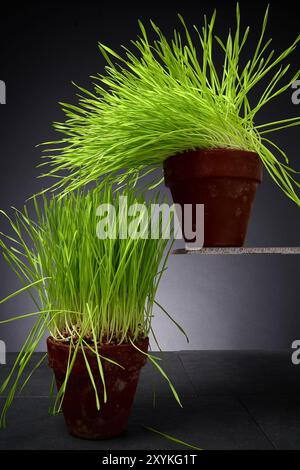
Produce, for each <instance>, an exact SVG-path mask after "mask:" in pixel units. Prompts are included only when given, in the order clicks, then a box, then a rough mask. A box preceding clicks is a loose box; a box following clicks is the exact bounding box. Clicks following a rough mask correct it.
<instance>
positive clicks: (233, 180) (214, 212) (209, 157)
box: [164, 149, 263, 247]
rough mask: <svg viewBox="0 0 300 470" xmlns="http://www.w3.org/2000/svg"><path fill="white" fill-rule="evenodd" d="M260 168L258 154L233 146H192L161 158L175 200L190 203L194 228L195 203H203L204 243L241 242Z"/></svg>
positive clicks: (242, 242) (245, 229)
mask: <svg viewBox="0 0 300 470" xmlns="http://www.w3.org/2000/svg"><path fill="white" fill-rule="evenodd" d="M262 171H263V165H262V162H261V159H260V157H259V155H258V154H256V153H255V152H248V151H244V150H235V149H209V150H194V151H189V152H184V153H182V154H178V155H174V156H173V157H170V158H168V159H167V160H165V161H164V177H165V183H166V186H168V187H169V188H170V190H171V193H172V196H173V200H174V202H175V203H178V204H180V205H181V207H182V209H183V207H184V204H191V205H192V207H193V230H195V229H196V224H195V213H196V211H195V208H196V204H204V246H205V247H218V246H219V247H226V246H227V247H235V246H243V244H244V241H245V237H246V233H247V228H248V223H249V218H250V214H251V211H252V206H253V202H254V198H255V193H256V188H257V186H258V184H259V183H260V182H261V181H262ZM183 232H184V227H183ZM185 240H186V241H189V240H187V239H186V238H185Z"/></svg>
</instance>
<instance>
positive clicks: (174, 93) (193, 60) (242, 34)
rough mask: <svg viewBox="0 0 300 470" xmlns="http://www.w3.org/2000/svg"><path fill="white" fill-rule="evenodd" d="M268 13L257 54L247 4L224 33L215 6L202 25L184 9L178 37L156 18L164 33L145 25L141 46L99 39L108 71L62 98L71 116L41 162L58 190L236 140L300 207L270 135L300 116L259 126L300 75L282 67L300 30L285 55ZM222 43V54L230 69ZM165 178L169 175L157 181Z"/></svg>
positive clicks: (285, 163) (142, 169)
mask: <svg viewBox="0 0 300 470" xmlns="http://www.w3.org/2000/svg"><path fill="white" fill-rule="evenodd" d="M268 11H269V10H268V9H267V11H266V13H265V16H264V19H263V24H262V29H261V35H260V36H259V38H258V41H257V44H256V46H254V50H253V52H252V54H251V55H250V56H249V57H248V58H247V53H245V54H244V47H245V44H246V43H247V44H248V36H249V27H248V28H246V29H245V30H243V29H242V27H241V20H240V10H239V6H238V4H237V8H236V27H235V30H234V31H233V30H229V33H228V36H227V38H225V40H222V39H220V38H219V37H218V36H217V35H215V20H216V12H215V13H214V14H213V16H212V18H211V20H210V21H208V20H207V18H206V17H205V18H204V25H203V27H202V28H201V29H200V30H198V29H197V27H196V26H194V28H193V33H192V32H190V31H189V30H188V28H187V26H186V25H185V23H184V20H183V18H182V17H180V20H181V23H182V25H183V30H184V34H183V35H182V34H180V33H179V32H178V31H176V30H175V31H174V36H173V39H172V40H171V41H168V40H167V39H166V37H165V36H164V34H163V33H162V32H161V31H160V29H159V28H158V27H157V26H156V25H155V24H154V23H153V22H151V26H152V32H151V33H153V30H154V34H155V35H156V39H155V40H153V41H150V40H149V39H148V36H147V32H146V29H145V27H144V26H143V24H142V23H140V29H141V34H140V37H139V38H138V39H137V40H136V41H132V48H131V49H132V50H131V49H128V48H126V47H123V51H124V54H123V56H122V55H120V54H118V53H116V52H114V51H113V50H112V49H110V48H109V47H107V46H105V45H103V44H99V48H100V51H101V53H102V54H103V56H104V57H105V59H106V61H107V63H108V65H107V66H106V70H105V73H104V74H99V75H97V76H96V77H93V81H94V90H93V91H88V90H85V89H83V88H80V87H78V88H79V90H80V93H79V102H78V104H77V105H72V104H65V103H62V109H63V111H64V113H65V115H66V120H65V122H61V123H55V128H56V130H57V131H58V132H60V133H61V134H62V135H63V136H62V139H61V140H58V141H56V142H48V143H46V145H47V148H46V149H45V151H46V153H47V154H46V155H44V156H45V158H46V159H47V161H46V162H45V163H43V164H42V165H49V164H50V165H51V169H50V170H49V171H48V170H47V171H46V172H45V174H46V175H47V176H49V175H50V176H53V177H55V178H56V180H55V183H54V185H53V188H56V189H57V190H58V191H60V192H63V193H66V192H69V191H71V190H74V189H78V188H80V187H82V186H84V185H85V184H87V183H89V182H91V181H95V180H98V179H99V178H101V177H102V176H103V175H106V174H110V175H111V176H112V177H113V180H114V181H115V182H118V183H122V182H124V180H126V178H127V177H128V176H130V175H132V174H134V175H136V176H137V177H141V176H142V175H143V174H145V173H147V172H150V171H152V170H154V169H156V168H161V165H162V162H163V161H164V160H165V159H166V158H168V157H170V156H172V155H174V154H177V153H179V152H183V151H185V150H191V149H198V148H200V149H201V148H205V149H209V148H220V147H221V148H236V149H243V150H249V151H254V152H257V153H258V154H259V155H260V157H261V159H262V161H263V163H264V165H265V167H266V169H267V171H268V172H269V174H270V175H271V177H272V178H273V180H274V181H275V182H276V183H277V184H278V185H279V187H280V188H281V189H282V190H283V192H284V193H285V194H286V195H287V196H288V197H289V198H290V199H292V200H293V201H294V202H295V203H296V204H297V205H299V204H300V200H299V198H298V195H297V194H296V191H295V189H296V188H298V187H299V183H298V182H297V181H295V179H294V173H295V171H294V170H293V169H292V168H290V166H289V163H288V158H287V156H286V154H285V152H284V151H283V150H282V149H280V148H279V147H278V145H277V144H276V143H275V142H273V141H272V140H270V139H269V137H267V136H268V134H269V133H272V132H274V131H278V130H280V129H284V128H287V127H290V126H296V125H299V124H300V118H299V117H295V118H289V119H283V120H278V121H274V122H268V123H264V124H261V125H256V124H255V120H256V117H257V114H258V113H259V111H260V110H261V109H262V108H263V107H264V106H265V105H266V104H267V103H269V102H270V101H271V100H273V99H274V98H275V97H277V96H279V95H280V94H282V93H284V92H285V91H286V90H288V89H289V87H290V86H291V84H292V83H293V82H294V81H295V80H296V79H297V78H298V77H299V75H300V73H299V71H298V72H297V73H296V74H295V75H293V76H290V77H289V78H287V75H288V71H289V69H290V65H289V64H285V65H283V64H284V62H285V59H286V58H287V57H288V56H289V55H290V54H291V53H292V52H293V51H294V50H295V49H296V46H297V44H298V42H299V40H300V36H299V37H298V38H296V40H295V41H294V43H293V44H292V45H291V46H290V47H288V48H287V49H286V50H284V51H283V52H281V53H280V54H279V55H276V54H275V52H274V50H272V48H271V39H269V40H266V39H265V31H266V26H267V20H268ZM251 41H253V39H251ZM255 41H256V40H255ZM216 49H219V50H218V51H217V52H218V54H220V53H221V54H223V64H222V66H221V67H218V66H217V65H216V63H217V62H218V61H217V60H216V59H215V51H216ZM115 62H116V63H115ZM256 88H257V89H256ZM255 89H256V93H255V94H256V95H257V96H258V98H256V100H253V97H252V92H253V90H255ZM57 178H58V179H57ZM153 178H154V176H153ZM148 181H149V179H148ZM159 181H161V175H160V176H159V179H158V180H157V176H156V180H155V181H154V184H157V183H158V182H159ZM147 184H148V187H150V186H152V184H153V181H151V182H150V183H147Z"/></svg>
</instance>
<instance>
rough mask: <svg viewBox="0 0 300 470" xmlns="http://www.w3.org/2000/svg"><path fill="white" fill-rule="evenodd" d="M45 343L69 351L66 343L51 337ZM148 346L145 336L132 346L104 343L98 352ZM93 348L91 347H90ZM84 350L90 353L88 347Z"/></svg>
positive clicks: (147, 338) (147, 339)
mask: <svg viewBox="0 0 300 470" xmlns="http://www.w3.org/2000/svg"><path fill="white" fill-rule="evenodd" d="M46 341H47V343H50V344H52V345H55V347H58V348H60V349H67V350H68V351H69V349H70V344H69V343H66V342H63V341H59V340H57V339H55V338H54V337H53V336H48V338H47V340H46ZM148 345H149V337H148V336H146V337H145V338H144V339H143V340H142V341H141V340H140V341H138V342H134V343H133V344H131V343H121V344H111V343H105V344H101V345H100V347H99V348H98V350H99V351H103V350H107V351H109V350H111V351H112V350H115V348H116V347H117V348H118V349H121V350H123V351H124V352H125V351H126V350H131V349H132V348H134V346H137V347H138V348H139V349H141V350H143V346H144V347H145V346H148ZM92 347H93V346H92ZM72 348H73V349H75V348H74V347H73V346H72ZM83 348H84V350H85V351H90V349H89V348H88V346H83ZM134 349H135V350H136V351H138V349H136V348H134Z"/></svg>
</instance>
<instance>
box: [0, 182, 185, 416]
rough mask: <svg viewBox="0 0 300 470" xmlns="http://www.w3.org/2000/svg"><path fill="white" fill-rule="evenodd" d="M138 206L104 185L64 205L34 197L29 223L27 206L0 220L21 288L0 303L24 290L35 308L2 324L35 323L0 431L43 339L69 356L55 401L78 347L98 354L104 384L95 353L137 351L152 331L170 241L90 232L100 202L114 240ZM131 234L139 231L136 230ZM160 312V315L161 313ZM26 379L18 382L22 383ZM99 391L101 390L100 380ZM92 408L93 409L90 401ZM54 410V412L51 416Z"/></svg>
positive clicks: (1, 242)
mask: <svg viewBox="0 0 300 470" xmlns="http://www.w3.org/2000/svg"><path fill="white" fill-rule="evenodd" d="M121 196H127V207H126V206H121V205H120V197H121ZM153 198H154V199H153V201H150V203H149V204H148V206H147V207H148V209H147V210H148V213H149V216H150V211H151V202H156V201H157V198H158V196H157V195H155V196H153ZM144 202H145V199H144V197H143V195H142V194H141V195H136V194H135V193H134V190H133V189H131V188H127V189H125V190H124V191H123V192H122V193H117V194H116V193H114V192H113V190H112V189H111V188H110V187H109V185H108V183H103V184H102V185H101V186H99V187H97V188H95V189H93V190H91V191H89V192H88V193H83V192H80V191H79V192H73V193H70V194H69V195H68V196H66V197H65V198H63V199H62V198H52V199H50V200H49V201H48V200H47V199H46V198H45V197H43V199H42V204H39V203H38V200H37V199H36V198H35V199H34V214H35V215H34V217H33V216H32V217H31V216H29V211H28V209H27V207H26V206H25V207H24V210H23V211H17V210H16V211H15V215H14V217H13V218H9V217H8V216H7V215H6V214H4V213H3V214H4V215H5V216H6V217H7V218H8V220H9V222H10V225H11V228H12V231H13V233H12V234H10V235H4V234H1V238H0V246H1V248H2V251H3V256H4V258H5V260H6V261H7V262H8V263H9V265H10V266H11V268H12V269H13V270H14V272H15V273H16V275H17V276H18V278H19V279H20V280H21V282H22V284H23V287H22V288H21V289H20V290H19V291H17V292H15V293H14V294H11V295H9V296H8V297H7V298H6V299H3V300H2V301H1V302H0V303H2V302H4V301H7V300H9V299H10V298H12V297H14V296H15V295H17V294H19V293H22V292H25V291H27V292H28V293H29V294H30V296H31V298H32V300H33V302H34V304H35V305H36V311H35V312H32V313H28V314H23V315H20V316H19V317H13V318H9V319H8V320H4V321H2V323H3V322H8V321H14V320H16V319H21V318H26V317H30V316H36V321H35V323H34V326H33V328H32V329H31V331H30V333H29V335H28V337H27V339H26V341H25V343H24V346H23V348H22V350H21V352H20V354H19V355H18V358H17V360H16V362H15V364H14V366H13V369H12V371H11V373H10V375H9V376H8V378H7V379H6V380H5V382H4V384H3V385H2V387H1V389H0V394H1V393H3V392H4V391H5V390H6V389H9V394H8V398H7V400H6V403H5V406H4V408H3V412H2V424H5V416H6V412H7V410H8V408H9V406H10V404H11V403H12V400H13V398H14V395H15V393H16V391H17V389H18V387H19V385H20V380H21V377H22V376H23V374H24V371H25V368H26V366H28V364H29V361H30V359H31V357H32V354H33V352H34V351H35V349H36V346H37V345H38V343H39V341H40V340H41V339H42V338H43V336H44V335H45V333H46V332H49V333H50V335H51V336H52V337H54V338H55V339H57V340H59V341H65V342H68V344H69V345H70V348H71V349H72V350H73V351H75V354H74V357H73V356H72V361H71V364H70V370H69V371H68V374H67V375H66V379H65V383H64V384H63V386H62V387H61V390H60V391H59V393H58V399H62V398H63V393H64V390H65V387H66V383H67V380H68V377H69V375H70V372H71V368H72V364H73V363H74V361H75V357H76V353H77V351H78V350H80V348H81V349H82V348H84V346H86V347H89V348H90V349H91V350H92V351H94V353H95V354H97V357H98V365H99V370H100V375H101V377H103V371H102V366H101V361H102V359H103V358H101V356H100V353H99V352H98V348H99V346H100V345H101V344H103V343H114V344H121V343H124V342H128V343H132V344H134V345H136V347H137V348H138V344H139V341H140V340H141V339H143V338H145V337H148V336H149V334H150V333H151V331H153V330H152V320H153V316H154V313H153V310H154V306H158V307H160V304H159V303H158V302H156V300H155V296H156V292H157V288H158V285H159V282H160V280H161V277H162V275H163V273H164V271H165V269H166V262H167V258H168V255H169V252H170V248H169V249H168V246H167V245H168V243H169V241H170V240H169V239H168V238H162V237H160V238H156V239H151V238H146V236H144V235H146V234H145V233H144V231H141V232H139V233H140V238H135V239H134V238H126V239H125V238H124V239H122V238H120V237H117V238H115V239H110V238H107V239H103V238H99V237H98V236H97V233H96V229H97V222H98V220H99V219H98V218H97V217H96V215H97V208H98V206H99V204H100V203H101V204H103V203H105V204H113V206H114V207H115V210H116V215H117V216H116V217H115V218H110V219H109V227H110V228H112V227H114V226H115V228H116V233H119V231H118V230H119V226H120V224H121V222H122V221H124V220H125V219H127V222H128V223H130V222H132V217H131V216H130V213H129V207H130V205H131V204H133V203H139V204H144ZM170 222H171V221H170ZM157 223H159V220H157ZM136 227H137V229H138V225H137V226H136ZM143 230H144V229H143ZM137 237H138V235H137ZM171 245H172V244H171V243H170V246H171ZM161 310H162V312H165V310H164V309H163V308H162V307H161ZM154 337H155V335H154ZM149 358H150V360H151V362H153V363H154V365H156V367H158V369H159V370H160V372H161V373H162V374H163V375H164V377H165V378H166V380H167V381H169V379H168V377H167V376H166V375H165V373H164V371H163V370H162V369H161V367H160V366H159V365H158V363H157V362H156V358H155V357H154V356H152V355H149ZM38 365H39V364H37V366H38ZM15 372H16V376H15V375H14V373H15ZM89 373H91V371H89ZM30 375H31V374H30ZM30 375H29V376H28V377H27V378H25V382H24V383H25V384H26V383H27V381H28V379H29V377H30ZM91 380H92V381H93V377H91ZM103 385H104V389H105V378H104V377H103ZM170 386H171V389H172V391H173V393H174V396H175V398H176V399H177V401H178V402H179V403H180V400H179V397H178V395H177V393H176V391H175V389H174V387H173V386H172V384H170ZM96 393H97V392H96ZM104 399H105V400H106V399H109V397H105V398H104ZM96 401H97V406H99V407H100V402H99V398H98V397H97V396H96ZM57 403H58V402H57V401H56V404H55V406H54V411H56V410H57Z"/></svg>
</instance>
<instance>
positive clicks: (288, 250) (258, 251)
mask: <svg viewBox="0 0 300 470" xmlns="http://www.w3.org/2000/svg"><path fill="white" fill-rule="evenodd" d="M172 253H173V255H300V247H299V246H295V247H294V246H280V247H277V246H276V247H240V248H201V249H197V250H186V249H185V248H179V249H177V250H174V251H173V252H172Z"/></svg>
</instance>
